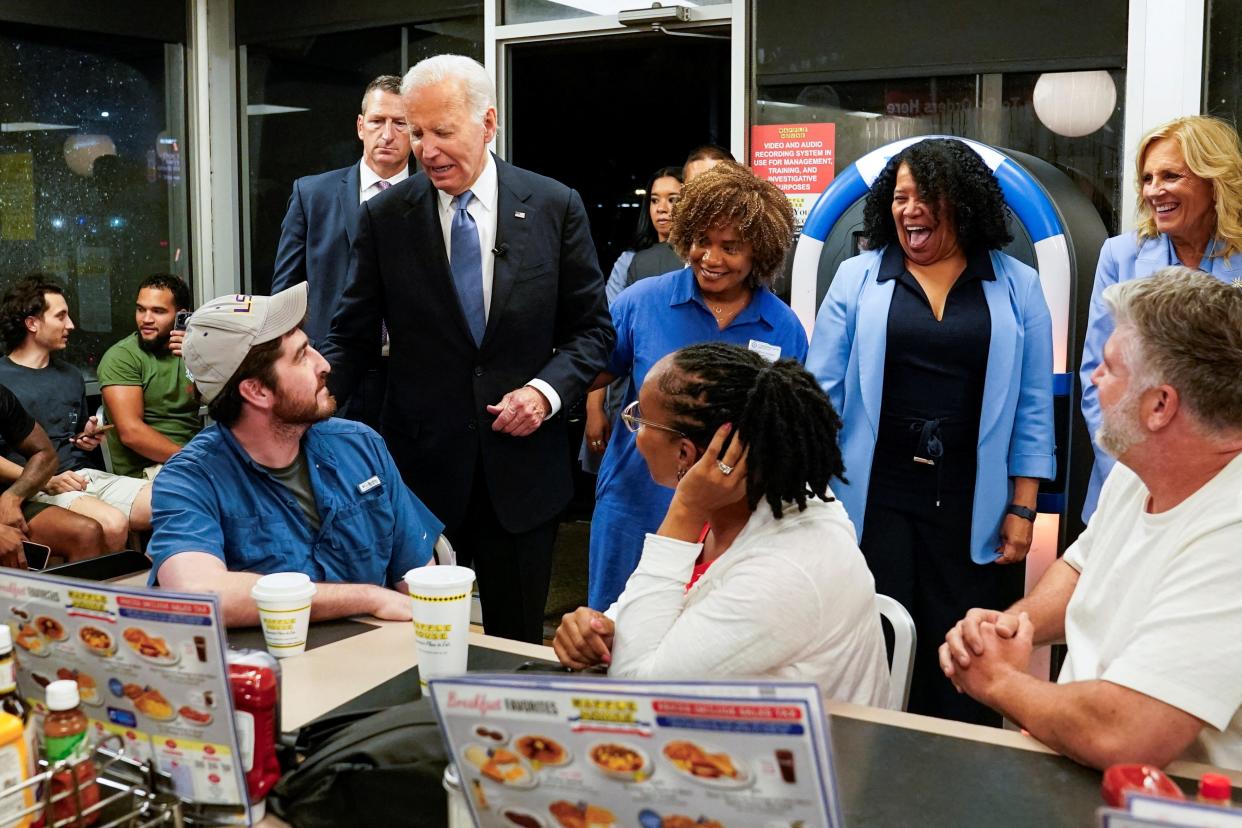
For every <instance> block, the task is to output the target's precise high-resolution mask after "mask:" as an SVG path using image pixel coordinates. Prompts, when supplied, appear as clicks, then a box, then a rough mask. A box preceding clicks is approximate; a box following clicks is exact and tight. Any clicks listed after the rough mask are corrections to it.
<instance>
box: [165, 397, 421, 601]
mask: <svg viewBox="0 0 1242 828" xmlns="http://www.w3.org/2000/svg"><path fill="white" fill-rule="evenodd" d="M302 449H303V451H305V453H306V463H307V470H308V471H309V473H310V481H311V489H312V490H313V491H314V493H315V505H316V507H317V508H318V511H319V517H320V527H319V531H318V532H314V533H312V531H311V529H310V526H309V525H308V524H307V522H306V517H305V515H304V514H303V513H302V510H301V508H300V507H299V506H298V502H297V500H296V498H294V496H293V493H292V492H291V491H289V489H288V488H287V487H286V486H284V485H283V484H282V483H280V482H279V481H278V480H277V479H276V478H275V477H273V476H272V475H271V473H270V472H268V470H267V469H265V468H264V467H263V466H261V465H259V464H258V463H256V462H255V461H254V460H252V459H251V458H250V455H248V454H247V453H246V451H245V450H244V449H243V448H242V447H241V446H240V445H239V444H238V442H237V439H236V438H235V437H234V436H233V434H232V432H230V431H229V430H228V429H227V428H224V427H223V426H219V425H215V426H211V427H209V428H207V429H204V430H203V431H202V432H201V433H200V434H199V435H198V436H197V437H195V438H194V439H193V440H191V441H190V442H189V443H188V444H187V445H186V446H185V448H183V449H182V450H181V451H179V452H178V453H177V454H175V455H174V456H173V457H172V459H170V460H169V461H168V463H166V464H165V466H164V468H163V470H161V471H160V473H159V475H157V476H156V478H155V485H154V490H153V493H152V498H151V507H152V525H153V528H154V533H153V535H152V537H151V542H150V544H149V545H148V548H147V552H148V554H149V555H150V557H151V562H152V566H151V582H152V583H154V582H155V579H156V575H157V573H158V572H159V569H160V566H161V565H162V564H163V563H164V561H166V560H168V559H169V558H171V557H172V556H173V555H176V554H178V553H179V552H206V553H207V554H210V555H215V556H216V557H218V558H220V559H221V560H222V561H224V564H225V566H226V567H227V568H228V569H229V570H230V571H234V572H257V573H260V574H268V573H272V572H304V573H306V574H307V575H309V576H310V578H311V580H312V581H316V582H341V583H367V584H379V585H383V586H393V585H395V584H397V583H398V582H399V581H400V580H401V578H402V576H403V575H405V573H406V572H407V571H409V570H410V569H413V568H415V567H419V566H422V565H424V564H426V563H427V562H428V561H429V560H430V559H431V556H432V549H433V547H434V546H435V543H436V540H437V538H439V536H440V532H441V531H442V530H443V528H444V526H443V524H442V523H441V522H440V521H439V520H437V519H436V517H435V516H434V515H433V514H431V512H430V511H428V510H427V507H426V506H424V505H423V504H422V502H420V501H419V499H418V498H417V497H415V496H414V494H413V493H412V492H411V491H410V490H409V489H408V488H406V486H405V483H403V482H402V480H401V476H400V474H399V473H398V472H397V467H396V464H395V463H394V462H393V459H392V456H391V455H390V454H389V453H388V449H387V447H386V446H385V445H384V441H383V439H382V438H381V437H380V436H379V435H378V434H376V433H375V432H374V431H373V430H371V429H370V428H368V427H367V426H365V425H362V424H361V423H356V422H352V421H349V420H337V419H332V420H327V421H325V422H321V423H315V424H314V425H312V426H311V427H310V428H309V429H308V430H307V432H306V435H305V436H304V437H303V438H302Z"/></svg>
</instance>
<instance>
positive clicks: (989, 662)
mask: <svg viewBox="0 0 1242 828" xmlns="http://www.w3.org/2000/svg"><path fill="white" fill-rule="evenodd" d="M1034 637H1035V626H1034V624H1032V623H1031V618H1030V616H1029V615H1027V614H1026V613H1025V612H1019V613H1017V614H1016V615H1015V614H1013V613H1008V612H1001V611H999V610H987V609H977V608H976V609H972V610H970V611H969V612H968V613H966V617H965V618H963V619H962V620H961V621H958V622H957V624H955V625H954V626H953V628H952V629H951V630H949V632H948V634H947V635H945V637H944V643H943V644H941V645H940V653H939V655H940V669H941V670H943V671H944V674H945V676H946V677H947V678H948V679H949V681H951V682H953V686H954V687H956V688H957V692H959V693H966V694H967V695H969V696H970V697H971V698H973V699H976V700H977V701H980V702H982V703H984V704H988V705H991V706H995V705H992V704H991V702H992V699H994V698H996V696H997V693H998V690H999V689H1000V688H1001V687H1002V685H1003V683H1004V681H1005V680H1006V679H1007V678H1008V677H1009V676H1010V675H1012V674H1013V673H1014V672H1024V671H1025V670H1026V668H1027V665H1028V664H1029V663H1030V660H1031V650H1032V649H1033V648H1034V644H1033V642H1034Z"/></svg>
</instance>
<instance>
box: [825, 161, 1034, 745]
mask: <svg viewBox="0 0 1242 828" xmlns="http://www.w3.org/2000/svg"><path fill="white" fill-rule="evenodd" d="M1006 212H1007V211H1006V207H1005V202H1004V200H1003V198H1002V195H1001V189H1000V185H999V184H998V183H997V181H996V178H995V176H993V175H992V172H991V171H990V170H989V169H988V168H987V166H986V165H985V164H984V163H983V160H982V159H981V158H980V157H979V156H978V155H977V154H976V153H975V152H974V150H972V149H970V147H968V146H967V145H966V144H964V143H962V142H961V141H955V140H952V139H929V140H925V141H920V142H919V143H917V144H913V145H911V146H909V147H907V148H906V149H904V150H902V151H901V152H900V153H898V154H897V155H895V156H894V157H893V158H892V160H890V161H889V163H888V165H887V166H886V167H885V168H884V170H883V172H881V173H880V175H879V177H878V178H877V179H876V181H875V184H874V185H872V188H871V192H870V194H869V195H868V196H867V201H866V205H865V211H864V222H865V228H864V235H865V236H866V238H867V240H868V242H869V243H870V245H871V249H870V250H869V251H867V252H866V253H863V254H861V255H859V256H855V257H854V258H852V259H849V260H848V261H846V262H844V263H843V264H842V265H841V267H840V269H839V270H838V271H837V274H836V277H835V278H834V279H833V281H832V285H831V287H830V288H829V290H828V295H827V296H826V297H825V299H824V303H823V305H822V306H821V307H820V310H819V316H818V318H817V319H816V321H815V330H814V333H813V334H812V337H811V350H810V353H809V354H808V356H807V368H808V369H809V370H810V371H811V372H812V373H814V374H815V376H816V378H817V379H818V380H819V381H820V383H821V385H822V386H823V388H824V390H825V391H826V392H827V393H828V396H829V398H830V399H831V400H832V404H833V407H834V408H836V410H837V411H840V412H841V416H842V418H843V419H844V421H845V426H844V428H843V429H842V431H841V451H842V454H843V455H844V458H845V469H846V472H847V473H848V474H849V481H848V482H845V481H844V480H842V481H840V482H836V483H833V491H834V492H836V495H837V497H839V498H841V502H842V503H843V504H844V506H845V511H846V512H847V513H849V516H850V519H851V520H852V521H853V522H854V527H855V529H856V530H857V532H858V538H859V545H860V546H861V547H862V551H863V554H864V555H865V556H866V558H867V563H868V564H869V565H870V567H871V571H872V572H873V573H875V581H876V590H877V591H878V592H880V593H883V594H885V595H889V596H891V597H893V598H896V599H897V600H898V601H900V602H901V603H902V604H903V605H905V607H906V609H908V610H909V611H910V614H911V615H912V616H914V622H915V627H916V629H917V632H918V648H917V651H916V654H915V659H914V679H913V683H912V685H911V688H910V702H909V710H910V711H911V712H914V713H925V714H928V715H934V716H944V717H947V718H954V719H959V720H962V721H973V722H977V723H981V724H985V723H986V724H999V723H1000V717H999V716H997V715H996V714H994V713H993V712H992V711H991V710H989V709H988V708H986V707H984V706H983V705H980V704H978V703H976V702H974V701H973V700H971V699H970V698H969V697H967V696H962V695H958V694H957V692H956V691H955V690H954V689H953V686H952V685H951V684H949V682H948V681H947V680H946V679H945V678H944V675H943V674H942V673H941V672H940V669H939V667H938V664H937V655H936V647H937V646H938V644H939V642H940V641H941V640H942V639H943V638H944V634H945V633H946V632H947V631H948V629H949V628H950V627H952V626H953V624H955V623H956V620H957V619H955V618H954V617H953V616H954V615H955V614H956V615H957V616H958V617H961V616H962V615H964V614H965V613H966V611H967V610H968V609H970V608H971V607H988V606H996V607H1005V606H1009V605H1010V604H1011V603H1013V602H1014V601H1015V600H1017V599H1018V598H1019V597H1021V594H1022V588H1023V575H1024V571H1023V570H1024V567H1022V566H1021V565H1020V563H1021V561H1023V560H1024V559H1025V557H1026V553H1027V551H1028V550H1029V548H1030V545H1031V537H1032V529H1033V522H1034V519H1035V511H1034V510H1035V498H1036V495H1037V493H1038V489H1039V478H1051V477H1052V476H1053V470H1054V460H1053V423H1052V325H1051V320H1050V318H1049V315H1048V307H1047V305H1046V304H1045V302H1044V296H1043V291H1042V290H1041V288H1040V285H1039V276H1038V274H1036V272H1035V271H1034V270H1032V269H1031V268H1029V267H1027V266H1026V265H1024V264H1022V263H1021V262H1018V261H1017V260H1015V259H1013V258H1010V257H1009V256H1006V255H1005V254H1004V253H1001V252H1000V248H1001V247H1002V246H1003V245H1004V244H1006V243H1007V242H1008V241H1010V239H1011V237H1010V235H1009V232H1008V230H1007V229H1006V226H1005V219H1006ZM989 602H990V603H989Z"/></svg>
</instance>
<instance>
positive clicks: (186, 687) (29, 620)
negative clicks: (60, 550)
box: [0, 569, 246, 820]
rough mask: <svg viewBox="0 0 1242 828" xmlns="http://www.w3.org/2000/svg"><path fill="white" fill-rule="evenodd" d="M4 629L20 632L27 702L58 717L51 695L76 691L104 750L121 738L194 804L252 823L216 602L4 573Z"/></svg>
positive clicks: (17, 648) (0, 606)
mask: <svg viewBox="0 0 1242 828" xmlns="http://www.w3.org/2000/svg"><path fill="white" fill-rule="evenodd" d="M0 618H3V620H4V621H5V622H6V623H7V624H8V625H9V627H10V628H11V629H12V632H13V644H14V647H13V651H14V653H15V655H16V657H17V687H18V691H19V692H20V693H21V694H22V697H23V698H25V699H26V700H27V702H28V703H29V704H30V707H31V709H32V710H33V711H34V712H35V714H36V715H42V714H43V713H45V712H46V707H45V705H44V697H45V691H44V688H45V687H47V685H48V684H49V683H51V682H53V681H56V680H58V679H73V680H75V681H77V683H78V692H79V695H80V697H81V699H82V709H83V710H84V711H85V713H86V715H87V716H88V717H89V718H90V721H91V727H92V732H93V734H94V738H95V740H96V741H98V740H99V739H102V738H104V737H106V736H108V735H110V734H117V735H119V736H120V737H121V739H123V740H124V746H125V752H126V753H127V754H129V755H131V756H133V757H135V758H137V759H139V760H141V761H144V762H145V761H151V760H154V762H155V764H156V765H157V766H158V767H159V768H160V769H161V770H163V771H164V772H166V773H168V774H169V775H170V776H171V777H172V781H173V785H174V786H175V788H176V792H177V794H178V795H179V796H181V797H182V798H184V799H188V800H191V801H193V802H196V803H201V804H204V805H220V806H236V807H237V809H238V814H239V820H240V819H244V818H245V810H244V809H245V799H246V797H245V796H244V793H243V792H244V791H245V781H244V780H245V776H244V774H245V768H244V767H243V764H244V761H245V760H244V757H243V756H242V755H241V754H240V753H239V751H238V745H237V738H236V735H235V733H234V725H233V721H234V720H233V701H232V695H231V694H230V692H229V684H228V679H227V668H226V665H225V661H224V649H225V640H224V628H223V624H221V622H220V616H219V611H218V609H217V606H216V598H215V596H214V595H187V594H183V593H175V592H166V591H164V590H155V589H148V588H145V587H119V586H115V585H112V584H103V583H97V582H94V581H82V580H78V579H76V578H61V577H54V576H50V575H40V574H34V573H20V572H17V571H15V570H9V569H3V570H0ZM226 810H228V809H227V808H226Z"/></svg>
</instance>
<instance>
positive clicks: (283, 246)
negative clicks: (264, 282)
mask: <svg viewBox="0 0 1242 828" xmlns="http://www.w3.org/2000/svg"><path fill="white" fill-rule="evenodd" d="M301 184H302V181H301V179H298V180H297V181H294V182H293V192H292V193H290V194H289V207H288V209H287V210H285V219H284V221H282V222H281V223H280V243H279V244H278V245H277V247H276V265H275V269H274V270H273V271H272V293H279V292H280V291H282V290H285V289H286V288H291V287H293V286H294V285H298V284H301V283H302V282H305V281H306V210H305V208H304V207H303V206H302V187H301Z"/></svg>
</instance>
